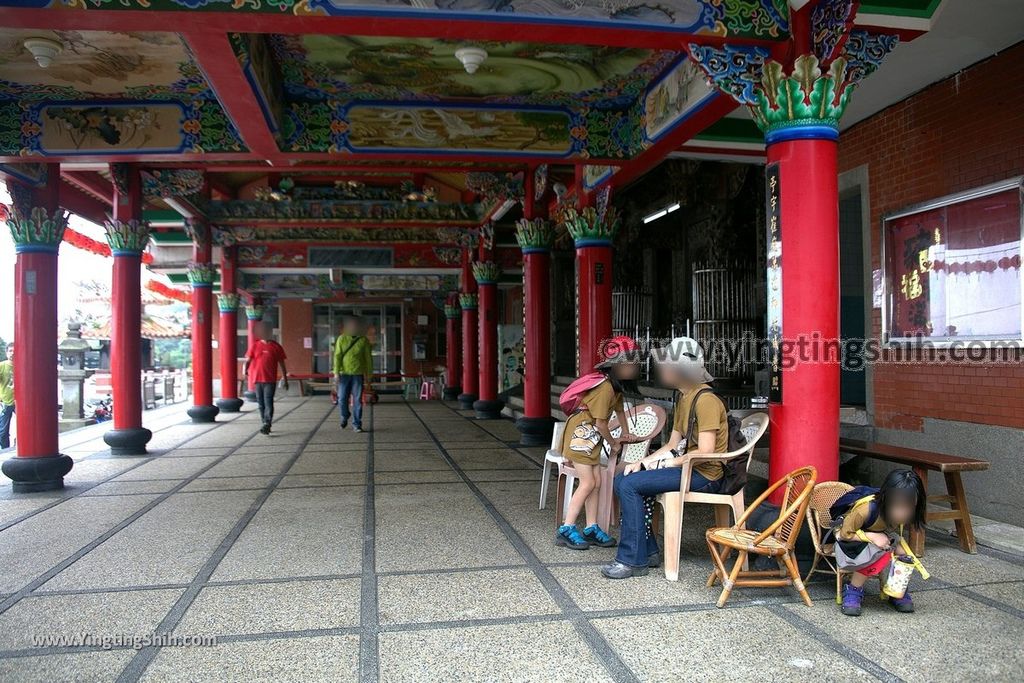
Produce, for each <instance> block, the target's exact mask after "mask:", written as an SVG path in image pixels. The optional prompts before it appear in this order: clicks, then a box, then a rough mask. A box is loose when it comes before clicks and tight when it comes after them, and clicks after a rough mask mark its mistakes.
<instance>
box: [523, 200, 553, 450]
mask: <svg viewBox="0 0 1024 683" xmlns="http://www.w3.org/2000/svg"><path fill="white" fill-rule="evenodd" d="M527 192H528V193H529V192H530V188H529V187H528V188H527ZM527 196H528V197H529V194H528V195H527ZM554 238H555V231H554V230H553V229H552V228H551V224H550V223H548V222H547V221H545V220H543V219H540V218H537V219H534V220H527V219H523V220H521V221H519V223H518V224H517V226H516V240H517V241H518V242H519V246H520V247H521V248H522V250H523V327H524V338H525V344H524V352H525V356H526V357H525V359H524V365H525V368H524V375H523V416H522V417H521V418H519V419H518V420H516V428H517V429H518V430H519V432H520V435H521V436H520V438H519V441H520V443H521V444H522V445H524V446H544V445H547V444H549V443H550V442H551V430H552V426H553V425H554V419H553V418H552V417H551V298H550V294H549V290H550V288H551V245H552V243H553V242H554Z"/></svg>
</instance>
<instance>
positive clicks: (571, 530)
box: [555, 524, 590, 550]
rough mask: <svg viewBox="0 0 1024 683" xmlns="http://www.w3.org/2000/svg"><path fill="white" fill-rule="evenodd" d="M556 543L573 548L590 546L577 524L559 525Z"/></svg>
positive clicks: (583, 548)
mask: <svg viewBox="0 0 1024 683" xmlns="http://www.w3.org/2000/svg"><path fill="white" fill-rule="evenodd" d="M555 545H560V546H564V547H566V548H571V549H572V550H586V549H587V548H589V547H590V544H589V543H587V539H585V538H583V536H582V534H580V530H579V529H577V528H576V525H575V524H563V525H562V526H560V527H558V533H556V534H555Z"/></svg>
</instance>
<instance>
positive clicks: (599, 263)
mask: <svg viewBox="0 0 1024 683" xmlns="http://www.w3.org/2000/svg"><path fill="white" fill-rule="evenodd" d="M576 306H577V309H578V317H579V321H578V324H579V356H578V358H579V360H578V362H577V367H576V370H577V372H578V373H579V374H584V373H587V372H591V371H592V370H593V369H594V366H595V365H597V362H598V349H599V347H600V346H601V343H602V342H603V341H605V340H606V339H608V338H610V337H611V336H612V247H611V241H610V240H606V239H598V238H592V239H577V240H576Z"/></svg>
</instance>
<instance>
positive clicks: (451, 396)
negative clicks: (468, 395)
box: [441, 387, 462, 401]
mask: <svg viewBox="0 0 1024 683" xmlns="http://www.w3.org/2000/svg"><path fill="white" fill-rule="evenodd" d="M461 393H462V387H445V388H444V391H443V392H442V393H441V398H443V399H444V400H445V401H456V400H458V398H459V394H461Z"/></svg>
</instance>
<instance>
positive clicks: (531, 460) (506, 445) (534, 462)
mask: <svg viewBox="0 0 1024 683" xmlns="http://www.w3.org/2000/svg"><path fill="white" fill-rule="evenodd" d="M441 405H443V406H444V407H445V408H447V409H448V410H450V411H452V413H454V414H455V415H458V416H459V417H460V418H462V419H463V420H465V421H466V422H468V423H470V424H472V425H473V426H474V427H476V428H477V429H479V430H480V431H481V432H483V433H484V434H487V435H488V436H490V437H491V438H493V439H494V440H495V441H497V442H498V443H499V444H501V446H502V447H504V448H507V449H509V450H510V451H513V452H514V453H516V454H517V455H519V456H520V457H521V458H523V459H525V460H526V461H527V462H529V463H530V464H531V465H534V466H535V467H537V468H538V469H544V463H543V462H541V461H539V460H536V459H534V458H533V456H530V455H527V454H526V453H524V452H523V451H521V450H520V449H519V448H516V447H515V446H512V445H510V444H509V443H508V442H506V441H502V440H501V439H500V438H498V437H497V436H495V435H494V434H491V433H490V432H489V431H487V430H486V429H484V428H483V427H481V426H480V425H479V424H477V422H476V420H474V419H472V418H469V417H467V416H465V415H462V414H461V413H459V411H457V410H455V408H452V407H451V406H450V405H448V404H447V403H445V402H444V401H442V402H441ZM410 408H411V406H410ZM411 409H412V411H413V412H414V413H416V410H415V409H413V408H411ZM416 415H417V417H418V416H419V413H416ZM500 419H501V418H499V420H500Z"/></svg>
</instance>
